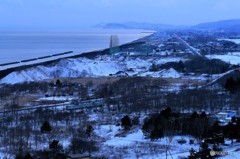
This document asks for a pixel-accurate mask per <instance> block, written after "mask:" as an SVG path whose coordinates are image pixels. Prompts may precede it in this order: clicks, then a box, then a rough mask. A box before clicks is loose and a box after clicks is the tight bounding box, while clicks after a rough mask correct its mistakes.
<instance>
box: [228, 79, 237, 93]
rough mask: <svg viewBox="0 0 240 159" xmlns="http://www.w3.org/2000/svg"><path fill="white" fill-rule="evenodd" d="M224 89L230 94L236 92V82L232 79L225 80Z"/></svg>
mask: <svg viewBox="0 0 240 159" xmlns="http://www.w3.org/2000/svg"><path fill="white" fill-rule="evenodd" d="M225 89H226V90H228V91H230V92H235V91H236V90H237V82H236V81H235V80H234V79H233V77H230V78H229V79H227V81H226V83H225Z"/></svg>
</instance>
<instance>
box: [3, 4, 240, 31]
mask: <svg viewBox="0 0 240 159" xmlns="http://www.w3.org/2000/svg"><path fill="white" fill-rule="evenodd" d="M239 8H240V0H1V2H0V20H1V23H0V24H1V25H0V29H16V30H17V29H38V28H39V29H48V28H50V29H54V28H56V29H78V28H86V27H89V26H92V25H95V24H98V23H108V22H119V23H122V22H129V21H133V22H147V23H158V24H173V25H194V24H197V23H201V22H208V21H217V20H224V19H238V18H240V9H239Z"/></svg>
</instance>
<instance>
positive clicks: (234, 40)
mask: <svg viewBox="0 0 240 159" xmlns="http://www.w3.org/2000/svg"><path fill="white" fill-rule="evenodd" d="M219 40H225V41H231V42H234V43H236V44H240V39H219Z"/></svg>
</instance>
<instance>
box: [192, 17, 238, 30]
mask: <svg viewBox="0 0 240 159" xmlns="http://www.w3.org/2000/svg"><path fill="white" fill-rule="evenodd" d="M192 28H193V29H202V30H225V31H232V32H240V19H233V20H221V21H216V22H209V23H201V24H198V25H195V26H193V27H192Z"/></svg>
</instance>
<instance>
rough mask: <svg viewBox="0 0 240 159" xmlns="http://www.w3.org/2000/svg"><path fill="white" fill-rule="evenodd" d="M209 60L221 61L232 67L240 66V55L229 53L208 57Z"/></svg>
mask: <svg viewBox="0 0 240 159" xmlns="http://www.w3.org/2000/svg"><path fill="white" fill-rule="evenodd" d="M206 57H207V58H209V59H220V60H222V61H224V62H227V63H230V64H232V65H239V64H240V53H239V52H234V53H228V54H226V55H207V56H206Z"/></svg>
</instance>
